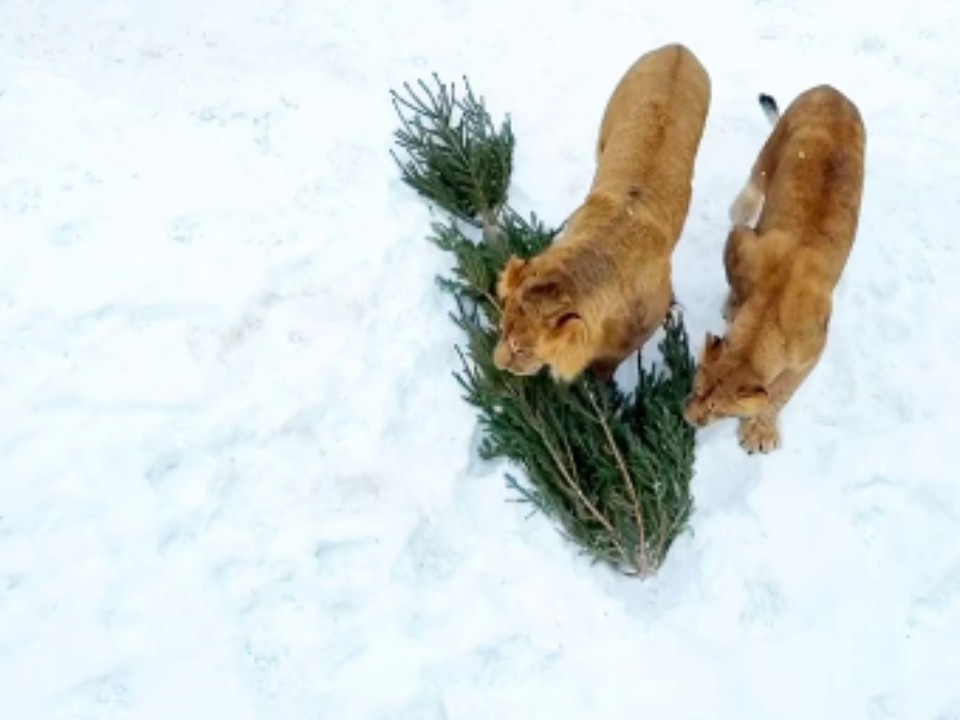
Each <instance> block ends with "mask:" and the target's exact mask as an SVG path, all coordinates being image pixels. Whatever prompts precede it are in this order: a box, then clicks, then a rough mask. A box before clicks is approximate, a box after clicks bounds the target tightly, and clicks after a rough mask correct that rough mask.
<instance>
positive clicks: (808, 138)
mask: <svg viewBox="0 0 960 720" xmlns="http://www.w3.org/2000/svg"><path fill="white" fill-rule="evenodd" d="M760 103H761V106H762V107H763V108H764V110H765V111H766V112H767V115H768V117H770V119H771V120H772V121H773V122H774V129H773V132H772V133H771V135H770V137H769V138H768V139H767V142H766V144H765V145H764V147H763V149H762V150H761V151H760V155H759V157H758V158H757V161H756V163H755V164H754V166H753V170H752V173H751V175H750V179H749V181H748V182H747V184H746V186H745V187H744V189H743V190H742V191H741V193H740V194H739V196H738V197H737V199H736V200H735V201H734V203H733V205H732V206H731V208H730V220H731V223H732V225H733V228H732V229H731V231H730V234H729V236H728V238H727V244H726V248H725V253H724V262H725V265H726V273H727V281H728V283H729V285H730V292H729V295H728V296H727V301H726V304H725V307H724V316H725V317H726V320H727V323H728V326H727V334H726V337H724V338H717V337H714V336H712V335H710V334H709V333H708V334H707V338H706V343H705V346H704V349H703V353H702V356H701V358H700V364H699V367H698V369H697V375H696V378H695V381H694V390H693V395H692V397H691V398H690V399H689V400H688V402H687V405H686V407H685V415H686V418H687V420H688V422H690V423H691V424H693V425H696V426H698V427H703V426H705V425H707V424H709V423H711V422H713V421H714V420H717V419H720V418H725V417H737V418H740V427H739V438H740V444H741V445H742V446H743V447H744V449H745V450H747V451H748V452H750V453H753V452H757V451H759V452H769V451H771V450H773V449H775V448H777V447H779V446H780V434H779V431H778V429H777V416H778V414H779V412H780V410H781V409H782V408H783V407H784V405H785V404H786V403H787V401H788V400H789V399H790V397H791V396H792V395H793V393H794V392H795V391H796V389H797V388H798V387H799V386H800V384H801V383H802V382H803V381H804V379H805V378H806V377H807V375H809V373H810V371H811V370H813V368H814V367H815V366H816V364H817V362H818V361H819V359H820V355H821V353H822V352H823V349H824V346H825V345H826V341H827V326H828V324H829V321H830V315H831V312H832V306H833V300H832V298H833V291H834V288H835V287H836V285H837V282H838V281H839V279H840V275H841V273H842V272H843V268H844V266H845V265H846V262H847V257H848V256H849V254H850V249H851V247H852V245H853V239H854V236H855V235H856V232H857V223H858V221H859V215H860V200H861V195H862V191H863V175H864V164H863V163H864V160H863V157H864V148H865V143H866V133H865V130H864V127H863V121H862V120H861V118H860V113H859V111H858V110H857V108H856V106H855V105H854V104H853V103H852V102H850V100H849V99H847V98H846V97H845V96H844V95H843V94H841V93H840V92H839V91H837V90H836V89H834V88H832V87H830V86H827V85H821V86H818V87H815V88H812V89H810V90H807V91H806V92H804V93H802V94H800V95H799V96H798V97H797V98H796V99H795V100H794V101H793V103H792V104H791V105H790V107H789V108H787V111H786V112H785V113H784V114H783V116H782V117H780V116H779V113H778V111H777V106H776V102H775V101H774V100H773V98H771V97H769V96H767V95H761V96H760ZM761 207H762V213H761V214H760V217H759V222H758V223H757V225H756V228H751V227H749V225H748V223H749V222H750V221H751V220H752V219H753V218H754V217H755V216H756V215H757V213H758V212H760V211H761Z"/></svg>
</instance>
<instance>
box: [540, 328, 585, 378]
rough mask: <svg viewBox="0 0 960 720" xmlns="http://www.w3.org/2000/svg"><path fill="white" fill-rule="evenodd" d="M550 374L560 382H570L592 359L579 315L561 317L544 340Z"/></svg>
mask: <svg viewBox="0 0 960 720" xmlns="http://www.w3.org/2000/svg"><path fill="white" fill-rule="evenodd" d="M546 340H547V342H546V348H545V349H546V351H547V356H548V358H549V362H550V369H551V372H552V374H553V376H554V378H556V379H557V380H560V381H561V382H572V381H573V380H575V379H576V378H577V376H578V375H580V373H582V372H583V371H584V370H585V369H586V368H587V366H588V365H589V364H590V362H591V360H592V359H593V350H592V347H591V346H590V342H589V334H588V332H587V325H586V323H585V322H584V321H583V318H581V317H580V316H579V315H577V314H576V313H574V312H568V313H564V314H563V315H561V316H560V317H559V318H558V319H557V322H556V324H555V325H554V328H553V330H551V331H550V332H549V334H548V335H547V338H546Z"/></svg>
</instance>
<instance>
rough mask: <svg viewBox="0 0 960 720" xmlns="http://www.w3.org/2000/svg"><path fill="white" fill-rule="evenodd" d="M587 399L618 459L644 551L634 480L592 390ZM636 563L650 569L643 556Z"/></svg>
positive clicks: (641, 515)
mask: <svg viewBox="0 0 960 720" xmlns="http://www.w3.org/2000/svg"><path fill="white" fill-rule="evenodd" d="M587 398H588V399H589V400H590V405H591V406H592V407H593V410H594V412H595V413H596V417H597V422H598V423H599V424H600V427H601V428H602V429H603V434H604V436H605V437H606V439H607V445H608V446H609V448H610V452H611V453H612V454H613V456H614V458H615V459H616V462H617V467H618V469H619V470H620V477H621V478H622V480H623V484H624V486H625V487H626V488H627V493H628V494H629V496H630V502H631V503H632V505H633V515H634V518H635V519H636V522H637V533H638V537H639V543H638V547H639V548H640V550H641V551H642V550H643V548H644V547H645V545H646V540H647V535H646V532H645V529H644V525H643V513H642V512H640V500H639V499H638V498H637V491H636V489H635V488H634V487H633V478H632V477H631V476H630V473H629V471H628V470H627V466H626V464H625V463H624V462H623V456H622V455H621V454H620V448H619V447H618V446H617V443H616V441H615V440H614V439H613V434H612V433H611V432H610V426H609V425H608V424H607V420H606V418H605V417H604V416H603V413H602V412H600V407H599V406H598V405H597V401H596V398H594V396H593V393H592V392H590V390H587ZM634 562H635V563H636V564H637V570H638V571H639V572H640V573H641V574H644V573H646V572H647V570H648V568H647V567H645V565H646V562H645V558H643V557H642V556H641V558H640V559H639V560H637V559H635V560H634Z"/></svg>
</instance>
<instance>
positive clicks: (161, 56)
mask: <svg viewBox="0 0 960 720" xmlns="http://www.w3.org/2000/svg"><path fill="white" fill-rule="evenodd" d="M958 32H960V8H958V5H957V3H955V2H952V1H951V0H930V1H929V2H925V3H914V2H900V3H894V2H883V1H882V0H844V2H838V1H837V0H830V1H825V0H805V1H804V2H800V1H799V0H794V1H793V2H777V1H775V0H767V1H766V2H762V1H760V0H758V1H757V2H755V3H754V2H748V1H746V0H730V1H728V2H723V3H720V2H711V1H709V0H700V1H699V2H692V1H691V0H670V2H656V3H654V2H640V1H639V0H633V1H631V2H619V3H613V2H600V1H599V0H594V1H592V2H585V1H582V0H551V2H549V3H548V2H546V0H542V1H541V2H537V3H532V2H518V1H517V0H512V1H511V2H503V1H502V0H485V1H484V2H479V1H477V2H473V1H469V0H447V1H446V2H440V1H439V0H407V2H403V3H399V2H397V3H386V2H382V1H374V0H351V1H349V2H348V1H347V0H342V1H341V2H333V1H332V0H327V1H326V2H305V1H302V0H205V1H204V2H190V1H188V0H165V1H164V2H146V0H101V1H100V2H96V3H94V2H80V1H79V0H57V1H51V2H39V0H3V2H0V713H2V716H3V718H5V719H9V720H66V719H70V720H88V719H90V720H92V719H97V720H99V719H104V720H107V719H121V718H136V719H137V720H152V719H154V718H156V719H160V718H162V719H164V720H169V719H170V718H177V719H178V720H191V719H193V718H198V719H199V718H203V719H204V720H210V719H211V718H229V719H230V720H245V719H247V718H268V719H278V720H299V719H300V718H323V719H324V720H326V719H328V718H329V719H335V720H352V719H353V718H362V719H364V720H367V719H369V720H387V719H390V720H394V719H396V720H460V719H471V720H472V719H477V720H480V719H487V718H490V719H492V718H510V719H514V718H523V719H524V720H528V719H531V718H549V719H550V720H563V719H565V718H571V719H573V718H576V719H577V720H582V718H585V717H587V718H598V719H601V718H602V719H603V720H617V719H619V718H670V719H678V720H682V719H694V718H697V719H699V718H723V719H732V718H736V719H737V720H745V719H750V720H752V719H759V718H777V719H784V720H787V719H792V718H796V719H798V720H800V719H803V720H810V719H811V718H837V719H838V720H839V719H842V720H856V719H858V718H868V719H871V720H873V719H880V718H884V719H886V718H903V719H910V720H914V719H917V720H920V719H930V720H957V718H960V680H958V678H960V477H958V471H957V464H956V461H955V459H954V458H955V450H956V446H955V445H954V444H953V443H955V442H957V432H958V430H960V423H958V422H957V413H956V410H955V408H956V407H957V404H958V401H960V384H958V383H957V381H956V380H955V373H956V368H957V367H958V365H960V259H958V253H957V232H958V231H957V222H956V218H957V216H958V211H960V193H958V190H957V188H958V180H960V177H958V173H960V164H958V157H957V148H958V147H960V143H958V141H957V135H956V130H957V120H956V119H957V117H958V116H960V55H958V49H957V37H958ZM674 40H679V41H682V42H685V43H687V44H688V45H689V46H690V47H691V48H692V49H693V50H694V51H695V52H696V53H697V54H698V55H699V56H700V57H701V59H702V60H703V62H704V63H705V65H706V66H707V68H708V70H709V72H710V73H711V76H712V80H713V104H712V107H711V110H710V116H709V120H708V128H707V132H706V135H705V137H704V141H703V145H702V152H701V155H700V159H699V161H698V168H697V176H696V191H695V197H694V201H693V206H692V210H691V214H690V217H689V221H688V224H687V230H686V233H685V236H684V238H683V239H682V240H681V243H680V246H679V248H678V250H677V255H676V276H675V277H676V286H677V291H678V294H679V297H680V299H681V300H682V302H683V303H684V305H685V306H686V309H687V315H686V317H687V321H688V324H689V326H690V328H691V331H692V334H693V337H694V341H695V349H699V346H700V343H701V339H702V335H703V332H704V331H705V330H707V329H712V330H719V329H720V328H721V327H722V325H721V319H720V312H719V311H720V304H721V301H722V299H723V294H724V289H725V288H724V278H723V271H722V265H721V248H722V244H723V240H724V237H725V223H726V211H727V206H728V205H729V203H730V201H731V200H732V199H733V197H734V196H735V195H736V192H737V191H738V190H739V189H740V186H741V183H742V182H743V181H744V179H745V178H746V175H747V172H748V170H749V167H750V165H751V164H752V162H753V159H754V157H755V154H756V152H757V150H758V149H759V147H760V145H761V143H762V142H763V140H764V139H765V137H766V134H767V132H768V128H767V124H766V120H765V119H764V117H763V115H762V113H761V112H760V110H759V108H758V106H757V104H756V95H757V93H758V92H760V91H766V92H771V93H773V94H774V95H775V96H776V97H777V98H778V99H779V100H780V102H781V105H782V106H785V105H786V104H787V103H788V102H789V101H790V100H791V99H792V98H793V96H794V95H796V93H798V92H800V91H801V90H803V89H805V88H806V87H809V86H811V85H814V84H817V83H821V82H830V83H833V84H835V85H837V86H838V87H839V88H841V89H842V90H844V91H846V92H847V93H848V94H849V95H850V96H851V97H852V98H853V99H854V100H855V101H856V102H857V103H858V104H859V106H860V107H861V109H862V111H863V114H864V116H865V120H866V124H867V129H868V155H867V162H868V178H867V187H866V195H865V200H864V206H863V219H862V225H861V231H860V233H859V238H858V240H857V243H856V245H855V247H854V251H853V255H852V257H851V260H850V263H849V265H848V269H847V271H846V274H845V276H844V278H843V280H842V283H841V286H840V288H839V289H838V292H837V296H836V314H835V317H834V321H833V324H832V334H831V339H830V344H829V347H828V351H827V353H826V354H825V356H824V358H823V361H822V363H821V365H820V367H819V368H818V369H817V371H816V372H815V373H814V374H813V375H812V376H811V378H810V379H809V381H808V382H807V383H806V385H805V386H804V387H803V389H802V390H801V391H800V392H799V393H798V395H797V396H796V398H795V400H794V401H793V403H792V404H791V406H790V407H789V409H788V410H787V412H786V415H785V418H784V422H783V431H784V435H785V445H784V447H783V449H782V450H781V451H779V452H778V453H776V454H774V455H771V456H769V457H763V458H758V457H747V456H746V455H745V454H743V453H742V452H741V450H740V448H739V447H738V446H737V444H736V441H735V438H734V427H733V424H732V423H730V424H725V425H721V426H717V427H715V428H711V429H709V430H708V431H705V432H703V433H702V434H701V435H700V436H699V443H700V453H699V457H698V463H697V475H696V478H695V481H694V490H695V493H696V512H695V514H694V516H693V518H692V531H691V533H689V534H688V535H685V536H684V537H683V538H682V539H681V540H680V541H679V542H678V543H677V545H676V546H675V547H674V549H673V550H672V552H671V554H670V556H669V558H668V561H667V563H666V565H665V567H664V568H663V569H662V570H661V572H660V574H659V575H658V576H656V577H655V578H654V579H652V580H650V581H647V582H639V581H636V580H631V579H627V578H621V577H619V576H616V575H614V574H612V573H610V572H609V571H607V570H605V569H603V568H599V567H591V566H590V565H589V564H588V563H587V562H586V561H585V560H584V559H583V558H582V557H580V556H578V555H577V553H576V552H575V549H574V548H573V547H571V546H570V545H568V544H566V543H565V542H564V541H563V540H562V539H561V538H560V537H559V536H558V534H557V533H556V532H555V530H554V529H553V527H552V526H551V525H550V524H549V523H548V522H547V521H545V520H544V519H543V518H541V517H539V516H533V517H530V516H529V515H528V509H527V508H525V507H524V506H522V505H518V504H514V503H509V502H507V501H508V500H509V499H511V498H512V494H511V492H510V491H509V490H508V489H507V488H506V487H505V484H504V482H503V473H504V471H505V470H506V469H507V467H506V466H505V465H503V464H489V463H486V464H485V463H482V462H480V461H479V460H478V459H477V458H476V455H475V443H476V439H477V438H476V426H475V422H474V415H473V413H472V411H471V409H470V408H468V407H467V406H466V405H465V404H464V403H463V402H462V401H461V399H460V393H459V389H458V387H457V386H456V384H455V383H454V381H453V380H452V379H451V377H450V373H451V371H452V370H454V369H455V368H456V367H457V359H456V355H455V352H454V345H455V343H457V342H458V341H459V340H460V339H461V338H460V336H459V334H458V332H457V330H456V328H455V327H454V326H453V325H452V324H451V323H450V322H449V320H448V319H447V317H446V312H447V311H448V310H449V308H450V303H449V301H448V300H447V299H446V298H445V297H443V296H442V295H441V294H440V293H439V292H438V290H437V289H436V287H435V286H434V284H433V277H434V275H436V274H437V273H439V272H442V271H443V270H444V269H445V268H446V267H447V262H448V261H447V260H446V258H444V257H443V256H442V255H441V254H440V253H439V252H438V251H437V250H436V249H435V248H433V247H432V246H430V245H429V244H428V243H426V242H425V241H424V236H425V233H426V231H427V229H428V224H429V222H430V219H431V218H430V213H429V211H428V209H427V208H426V207H425V206H424V204H423V203H422V202H421V201H420V200H419V199H418V198H416V197H415V196H414V195H413V194H412V193H411V192H410V191H409V190H408V189H407V188H405V187H404V186H402V184H401V183H400V182H399V181H398V179H397V173H396V171H395V169H394V167H393V164H392V161H391V160H390V158H389V156H388V153H387V151H388V149H389V148H390V147H391V145H392V131H393V129H394V127H395V119H394V115H393V110H392V108H391V106H390V103H389V97H388V89H389V88H391V87H399V86H400V84H401V83H402V82H403V81H407V80H414V79H416V78H418V77H426V76H427V75H428V74H429V73H430V72H431V71H433V70H436V71H438V72H440V73H441V74H442V75H443V76H444V77H445V78H447V79H455V78H458V77H459V76H460V75H461V74H467V75H468V77H469V78H470V80H471V82H472V83H473V85H474V87H475V88H476V89H477V90H478V91H480V92H481V93H482V94H483V95H485V96H486V98H487V100H488V102H489V104H490V106H491V107H492V109H493V111H494V112H495V113H496V114H497V115H498V116H499V115H501V114H502V113H504V112H509V113H510V114H511V116H512V118H513V121H514V127H515V130H516V133H517V136H518V147H517V158H516V160H517V167H516V172H515V183H514V186H513V192H512V200H513V203H514V204H515V205H516V206H517V207H518V208H519V209H521V210H522V211H524V212H526V211H528V210H530V209H534V210H536V211H537V212H538V213H539V214H540V215H542V216H543V217H545V218H546V219H547V220H548V221H549V222H551V223H554V224H556V223H559V222H560V221H561V220H562V219H563V218H564V217H565V216H566V214H567V213H569V212H570V210H571V209H573V208H574V207H575V206H576V205H577V204H578V203H579V202H580V200H581V199H582V197H583V194H584V192H585V190H586V188H587V186H588V184H589V181H590V178H591V176H592V172H593V164H592V163H593V144H594V141H595V136H596V132H597V126H598V123H599V118H600V114H601V113H602V110H603V107H604V104H605V102H606V100H607V98H608V97H609V93H610V91H611V90H612V88H613V85H614V84H615V83H616V81H617V80H618V79H619V77H620V76H621V74H622V73H623V72H624V71H625V70H626V68H627V67H628V66H629V64H630V63H632V62H633V60H634V59H635V58H636V57H637V56H639V55H640V54H641V53H643V52H645V51H647V50H649V49H651V48H652V47H655V46H657V45H660V44H662V43H665V42H669V41H674ZM627 372H628V371H627Z"/></svg>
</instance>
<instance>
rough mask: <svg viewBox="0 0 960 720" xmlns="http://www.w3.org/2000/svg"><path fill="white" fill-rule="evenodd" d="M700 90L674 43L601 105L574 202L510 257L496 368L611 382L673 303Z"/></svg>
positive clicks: (703, 76)
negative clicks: (550, 234)
mask: <svg viewBox="0 0 960 720" xmlns="http://www.w3.org/2000/svg"><path fill="white" fill-rule="evenodd" d="M709 104H710V80H709V77H708V76H707V72H706V70H704V68H703V66H702V65H701V64H700V62H699V60H697V58H696V57H695V56H694V55H693V53H691V52H690V51H689V50H688V49H687V48H685V47H683V46H681V45H675V44H674V45H667V46H665V47H662V48H659V49H657V50H654V51H652V52H649V53H647V54H645V55H643V56H642V57H640V58H639V59H638V60H637V61H636V62H635V63H634V64H633V66H632V67H631V68H630V69H629V70H628V71H627V73H626V75H624V77H623V78H622V79H621V80H620V82H619V83H618V85H617V86H616V88H615V89H614V92H613V95H612V96H611V98H610V100H609V102H608V103H607V107H606V110H605V112H604V116H603V119H602V122H601V126H600V136H599V142H598V144H597V168H596V172H595V175H594V178H593V184H592V186H591V188H590V191H589V194H588V195H587V197H586V199H585V200H584V202H583V204H582V205H580V207H579V208H577V210H576V211H574V212H573V214H572V215H571V216H570V218H569V222H568V223H567V227H566V228H565V229H564V231H563V232H562V233H561V235H560V236H559V238H558V239H557V241H556V242H555V243H554V244H553V245H551V246H550V247H549V248H547V249H546V250H544V251H543V252H541V253H540V254H539V255H537V256H536V257H533V258H530V259H529V260H522V259H519V258H517V257H511V258H510V260H509V262H508V263H507V265H506V267H505V268H504V271H503V273H502V274H501V276H500V278H499V282H498V287H497V294H498V296H499V298H500V300H501V301H502V309H503V313H502V317H501V321H500V331H501V338H500V341H499V343H498V344H497V347H496V350H495V351H494V362H495V363H496V365H497V367H499V368H501V369H505V370H508V371H510V372H512V373H514V374H516V375H532V374H535V373H537V372H539V371H540V369H541V368H542V367H544V366H549V368H550V371H551V373H552V375H553V376H554V378H556V379H558V380H561V381H565V382H570V381H572V380H574V379H575V378H576V377H577V376H578V375H580V373H581V372H583V371H584V370H585V369H586V368H588V367H591V368H592V369H593V371H594V372H595V373H596V374H597V375H598V376H599V377H601V378H603V379H605V380H609V379H610V378H611V377H612V376H613V373H614V371H615V370H616V369H617V366H618V365H619V364H620V363H621V362H622V361H623V360H624V359H625V358H626V357H627V356H628V355H630V354H631V353H632V352H633V351H635V350H637V349H638V348H640V347H642V346H643V344H644V343H645V342H646V341H647V340H648V339H649V338H650V336H651V335H652V334H653V333H654V332H655V331H656V329H657V327H659V326H660V324H661V323H662V322H663V319H664V317H665V315H666V313H667V311H668V310H669V307H670V303H671V300H672V295H673V293H672V284H671V278H670V273H671V254H672V252H673V248H674V246H675V245H676V243H677V240H678V239H679V237H680V232H681V230H682V229H683V225H684V222H685V221H686V217H687V212H688V210H689V205H690V195H691V180H692V175H693V166H694V159H695V156H696V154H697V150H698V148H699V145H700V138H701V135H702V134H703V127H704V123H705V122H706V116H707V110H708V106H709Z"/></svg>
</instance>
